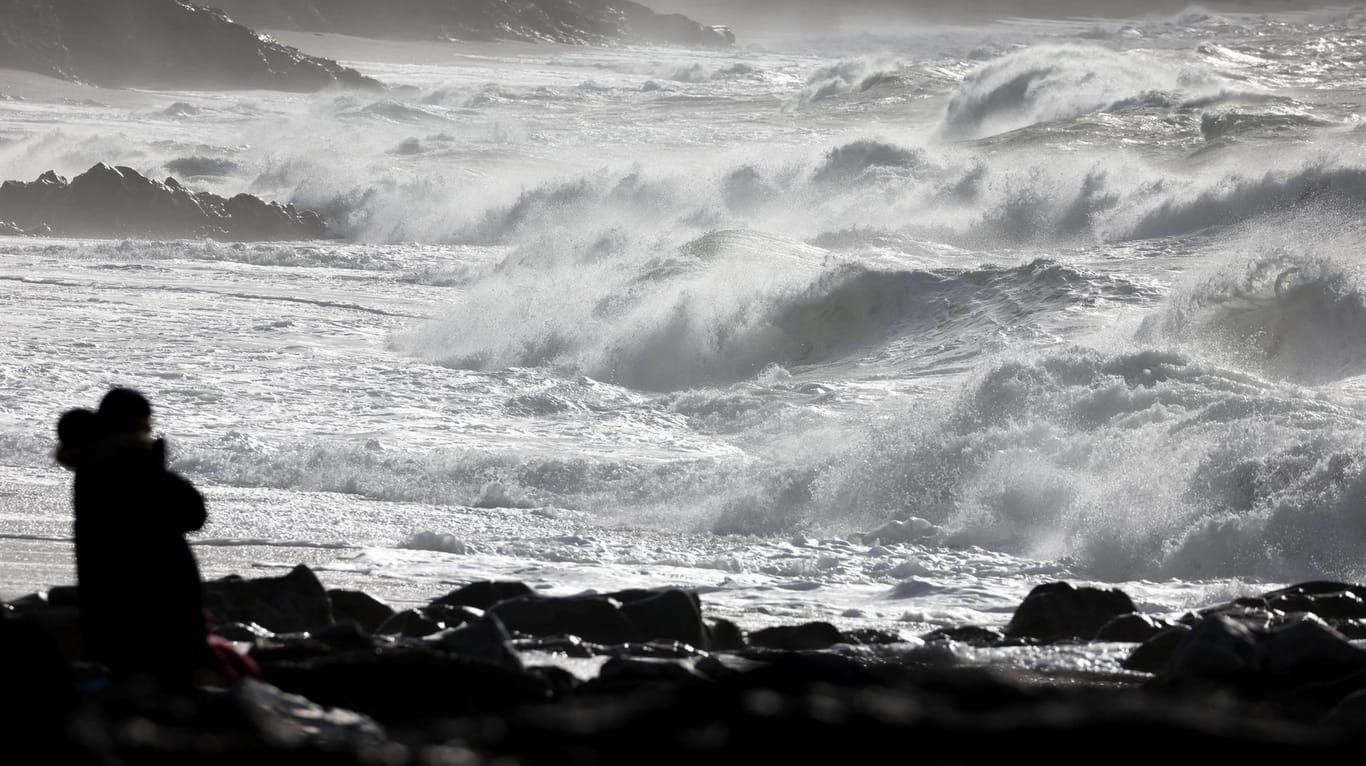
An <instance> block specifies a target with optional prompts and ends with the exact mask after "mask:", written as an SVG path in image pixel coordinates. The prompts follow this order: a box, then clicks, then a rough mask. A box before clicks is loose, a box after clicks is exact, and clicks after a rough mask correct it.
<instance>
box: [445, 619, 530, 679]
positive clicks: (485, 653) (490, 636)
mask: <svg viewBox="0 0 1366 766" xmlns="http://www.w3.org/2000/svg"><path fill="white" fill-rule="evenodd" d="M511 641H512V637H511V636H509V635H508V632H507V628H505V627H503V623H502V622H500V621H499V620H498V618H497V617H494V616H493V615H486V616H485V617H483V618H482V619H480V620H478V621H475V622H471V623H468V624H466V625H462V626H461V627H458V628H453V629H450V630H446V631H443V632H441V633H440V634H438V635H436V636H433V637H432V638H431V639H430V642H431V644H432V646H435V647H437V648H438V649H440V650H441V651H443V652H448V653H450V654H454V655H456V656H459V657H465V658H466V659H471V660H480V661H482V662H489V663H492V664H494V665H501V666H503V667H505V668H509V669H512V670H521V669H522V657H521V655H519V654H518V653H517V650H515V649H513V648H512V643H511Z"/></svg>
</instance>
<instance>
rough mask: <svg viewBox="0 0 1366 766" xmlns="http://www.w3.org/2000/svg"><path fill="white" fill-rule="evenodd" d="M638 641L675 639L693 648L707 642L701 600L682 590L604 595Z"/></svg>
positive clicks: (704, 644) (700, 646) (693, 594)
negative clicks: (618, 609) (615, 603)
mask: <svg viewBox="0 0 1366 766" xmlns="http://www.w3.org/2000/svg"><path fill="white" fill-rule="evenodd" d="M608 597H609V598H612V599H613V600H615V601H618V602H619V603H620V604H621V611H622V613H623V614H624V615H625V616H626V619H627V621H629V622H630V623H631V625H632V626H634V628H635V633H636V635H637V636H639V639H638V640H641V641H661V640H662V641H677V642H679V643H683V644H689V645H691V646H695V647H697V648H699V649H700V648H704V647H706V645H707V626H706V625H705V624H704V623H703V622H702V602H701V600H700V599H698V597H697V594H696V593H693V592H691V591H683V590H672V589H671V590H663V591H643V592H625V593H614V594H608Z"/></svg>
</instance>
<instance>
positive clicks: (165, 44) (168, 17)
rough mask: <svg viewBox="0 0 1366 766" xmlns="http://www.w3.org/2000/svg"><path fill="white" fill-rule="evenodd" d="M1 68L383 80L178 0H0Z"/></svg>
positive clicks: (271, 83) (154, 76) (203, 80)
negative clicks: (1, 1)
mask: <svg viewBox="0 0 1366 766" xmlns="http://www.w3.org/2000/svg"><path fill="white" fill-rule="evenodd" d="M0 67H9V68H13V69H25V70H29V71H33V72H38V73H40V74H46V75H51V76H53V77H61V78H64V79H69V80H80V81H83V82H88V83H92V84H95V85H102V86H108V87H154V88H213V89H219V88H223V89H232V88H264V89H274V90H290V91H315V90H319V89H321V88H325V87H328V86H331V85H345V86H351V87H366V88H373V87H378V86H379V83H377V82H376V81H374V80H372V79H370V78H368V77H365V76H363V75H361V74H360V73H359V72H357V71H356V70H354V69H348V68H346V67H343V66H341V65H339V64H337V62H335V61H330V60H328V59H321V58H315V57H313V56H308V55H305V54H303V53H300V52H299V51H298V50H296V49H294V48H290V47H288V46H285V45H281V44H279V43H277V42H275V41H273V40H270V39H268V38H263V37H261V36H259V35H257V34H256V33H255V32H253V31H252V30H250V29H248V28H247V27H244V26H242V25H241V24H237V23H234V22H233V21H231V20H229V19H228V18H227V17H226V16H225V15H223V13H222V12H221V11H217V10H212V9H209V8H204V7H200V6H196V5H191V4H189V3H183V2H177V0H10V1H9V2H5V3H0Z"/></svg>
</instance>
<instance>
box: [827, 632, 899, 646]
mask: <svg viewBox="0 0 1366 766" xmlns="http://www.w3.org/2000/svg"><path fill="white" fill-rule="evenodd" d="M904 640H905V639H903V638H902V637H901V636H900V635H899V634H896V633H893V632H891V631H888V630H878V629H876V628H856V629H854V630H846V631H844V640H843V641H842V642H841V643H845V644H854V645H856V646H858V645H863V646H877V645H880V644H899V643H901V642H902V641H904Z"/></svg>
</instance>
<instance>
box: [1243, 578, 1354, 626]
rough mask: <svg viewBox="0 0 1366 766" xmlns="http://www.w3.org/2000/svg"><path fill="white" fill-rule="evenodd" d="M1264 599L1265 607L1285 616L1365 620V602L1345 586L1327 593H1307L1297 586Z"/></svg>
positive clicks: (1268, 595) (1302, 587)
mask: <svg viewBox="0 0 1366 766" xmlns="http://www.w3.org/2000/svg"><path fill="white" fill-rule="evenodd" d="M1334 585H1337V584H1336V583H1334ZM1265 598H1266V605H1267V607H1269V608H1271V609H1275V610H1277V611H1279V612H1284V613H1286V614H1291V613H1295V612H1303V613H1305V614H1312V615H1316V616H1318V617H1321V618H1323V619H1324V620H1359V619H1363V618H1366V600H1363V599H1362V597H1361V596H1360V595H1359V594H1358V593H1357V592H1356V591H1354V590H1352V589H1350V588H1349V587H1347V586H1342V590H1332V591H1328V592H1308V591H1306V590H1305V589H1304V586H1297V587H1295V588H1289V589H1286V590H1284V591H1278V592H1275V593H1271V594H1267V596H1266V597H1265Z"/></svg>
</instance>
